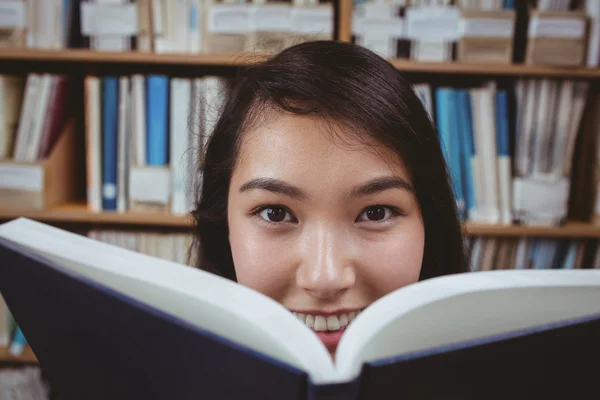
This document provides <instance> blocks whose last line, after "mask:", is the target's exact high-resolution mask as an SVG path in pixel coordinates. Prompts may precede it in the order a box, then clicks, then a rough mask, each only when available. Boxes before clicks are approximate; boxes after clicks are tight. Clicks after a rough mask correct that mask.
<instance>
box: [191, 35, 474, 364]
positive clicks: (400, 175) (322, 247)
mask: <svg viewBox="0 0 600 400" xmlns="http://www.w3.org/2000/svg"><path fill="white" fill-rule="evenodd" d="M201 168H202V169H203V171H204V172H203V186H202V188H201V191H202V196H201V200H200V201H199V203H198V204H197V207H196V209H195V210H194V212H193V215H194V218H195V220H196V223H197V227H196V231H195V236H196V241H195V244H194V247H195V250H196V251H197V254H199V256H198V261H197V266H198V267H199V268H202V269H205V270H208V271H212V272H214V273H216V274H219V275H221V276H224V277H227V278H230V279H232V280H236V281H237V282H239V283H240V284H242V285H246V286H249V287H251V288H253V289H255V290H257V291H259V292H262V293H263V294H265V295H267V296H269V297H271V298H273V299H275V300H277V301H278V302H280V303H281V304H283V305H284V306H285V307H287V308H288V309H289V310H290V312H294V313H296V314H297V316H298V318H300V319H301V320H302V321H304V322H305V323H306V324H307V325H308V326H309V327H310V328H312V329H313V330H314V331H315V332H316V334H317V335H318V336H319V337H320V339H321V340H322V341H323V343H324V344H325V346H326V347H327V348H328V349H329V351H330V353H331V354H332V356H333V355H334V353H335V349H336V347H337V344H338V342H339V341H340V338H341V336H342V334H343V332H344V328H345V327H346V326H347V325H348V324H349V323H351V322H352V319H353V318H354V317H355V315H356V314H357V313H359V312H360V311H361V310H363V309H365V308H366V307H368V306H369V304H371V303H373V302H374V301H375V300H377V299H378V298H380V297H381V296H383V295H385V294H387V293H389V292H391V291H393V290H395V289H398V288H400V287H402V286H405V285H408V284H411V283H414V282H416V281H418V280H420V279H427V278H431V277H435V276H440V275H444V274H450V273H458V272H463V271H466V269H467V268H466V265H467V261H466V257H465V252H464V249H463V239H462V233H461V228H460V223H459V220H458V218H457V211H456V207H455V200H454V198H453V195H452V191H451V186H450V184H449V180H448V174H447V169H446V165H445V162H444V158H443V154H442V151H441V147H440V143H439V141H438V137H437V134H436V132H435V129H434V126H433V125H432V123H431V121H430V120H429V118H428V115H427V113H426V111H425V110H424V108H423V106H422V104H421V103H420V101H419V99H418V98H417V96H416V95H415V94H414V92H413V91H412V89H411V85H410V84H409V83H408V82H407V81H406V80H404V79H403V77H402V75H401V74H400V73H399V72H398V71H397V70H396V69H395V68H394V67H393V66H392V65H391V64H389V63H388V62H387V61H385V60H384V59H382V58H380V57H378V56H377V55H375V54H374V53H372V52H370V51H369V50H366V49H364V48H362V47H359V46H355V45H351V44H345V43H340V42H333V41H320V42H309V43H305V44H300V45H297V46H294V47H291V48H289V49H287V50H285V51H283V52H281V53H279V54H278V55H275V56H274V57H273V58H271V59H270V60H268V61H266V62H263V63H260V64H258V65H253V66H251V67H249V68H247V69H245V70H244V71H243V73H242V75H241V76H240V77H239V79H238V80H237V82H236V83H235V85H234V86H233V88H232V91H231V92H230V94H229V96H228V100H227V101H226V104H225V105H224V108H223V111H222V115H221V117H220V119H219V121H218V122H217V124H216V126H215V129H214V132H213V134H212V137H211V139H210V143H209V144H208V148H207V150H206V154H205V159H204V160H203V162H202V165H201Z"/></svg>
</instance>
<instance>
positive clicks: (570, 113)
mask: <svg viewBox="0 0 600 400" xmlns="http://www.w3.org/2000/svg"><path fill="white" fill-rule="evenodd" d="M415 89H416V92H417V94H418V95H419V97H420V98H421V100H422V102H423V104H424V105H425V107H426V108H427V110H428V111H429V113H430V116H431V118H432V119H433V120H434V121H435V124H436V126H437V129H438V133H439V136H440V140H441V142H442V146H443V150H444V155H445V157H446V161H447V164H448V166H449V169H450V173H451V176H452V183H453V187H454V193H455V197H456V199H457V203H458V209H459V212H460V215H461V217H462V219H463V220H468V221H473V222H483V223H492V224H497V223H501V224H512V223H513V222H520V223H526V224H527V223H530V224H536V225H537V224H544V225H557V224H559V223H561V222H562V221H563V220H564V218H566V216H567V212H568V200H569V188H570V183H571V169H572V164H573V154H574V148H575V142H576V139H577V136H578V133H579V131H580V125H581V121H582V115H583V110H584V107H585V104H586V101H587V97H588V92H589V83H588V82H587V81H572V80H551V79H519V80H517V81H516V83H515V85H514V87H499V86H498V85H497V84H496V83H495V82H492V81H490V82H486V83H485V84H483V85H481V86H478V87H472V88H454V87H447V86H440V87H432V86H430V85H429V84H425V83H421V84H417V85H416V86H415Z"/></svg>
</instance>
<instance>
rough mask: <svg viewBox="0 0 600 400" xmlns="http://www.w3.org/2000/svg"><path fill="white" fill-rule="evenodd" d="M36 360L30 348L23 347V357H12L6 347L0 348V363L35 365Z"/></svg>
mask: <svg viewBox="0 0 600 400" xmlns="http://www.w3.org/2000/svg"><path fill="white" fill-rule="evenodd" d="M37 362H38V360H37V358H36V357H35V354H33V351H31V347H29V346H27V347H25V351H24V352H23V355H21V356H20V357H14V356H12V355H11V354H10V353H9V352H8V347H0V363H22V364H37Z"/></svg>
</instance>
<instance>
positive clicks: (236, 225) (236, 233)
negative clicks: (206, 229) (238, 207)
mask: <svg viewBox="0 0 600 400" xmlns="http://www.w3.org/2000/svg"><path fill="white" fill-rule="evenodd" d="M229 232H230V234H229V243H230V246H231V255H232V257H233V263H234V266H235V273H236V276H237V281H238V283H240V284H242V285H244V286H248V287H250V288H252V289H254V290H256V291H258V292H261V293H263V294H265V295H267V296H269V297H271V298H273V299H275V300H277V301H280V300H281V299H282V298H283V297H284V296H285V293H286V292H287V290H288V289H289V287H290V286H291V285H292V284H293V282H294V281H295V270H294V269H293V268H292V267H291V266H292V265H293V263H292V262H291V260H290V257H291V256H290V254H291V252H290V250H291V249H290V248H289V243H286V242H285V240H284V239H282V238H278V237H275V236H274V235H269V234H265V232H264V231H260V230H259V228H257V227H256V222H254V221H252V220H250V219H249V218H246V217H241V218H240V217H235V216H232V217H231V218H230V220H229ZM286 250H287V251H286Z"/></svg>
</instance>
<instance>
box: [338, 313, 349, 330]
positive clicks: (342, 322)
mask: <svg viewBox="0 0 600 400" xmlns="http://www.w3.org/2000/svg"><path fill="white" fill-rule="evenodd" d="M346 325H348V314H345V313H344V314H342V315H340V326H341V327H344V326H346Z"/></svg>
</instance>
